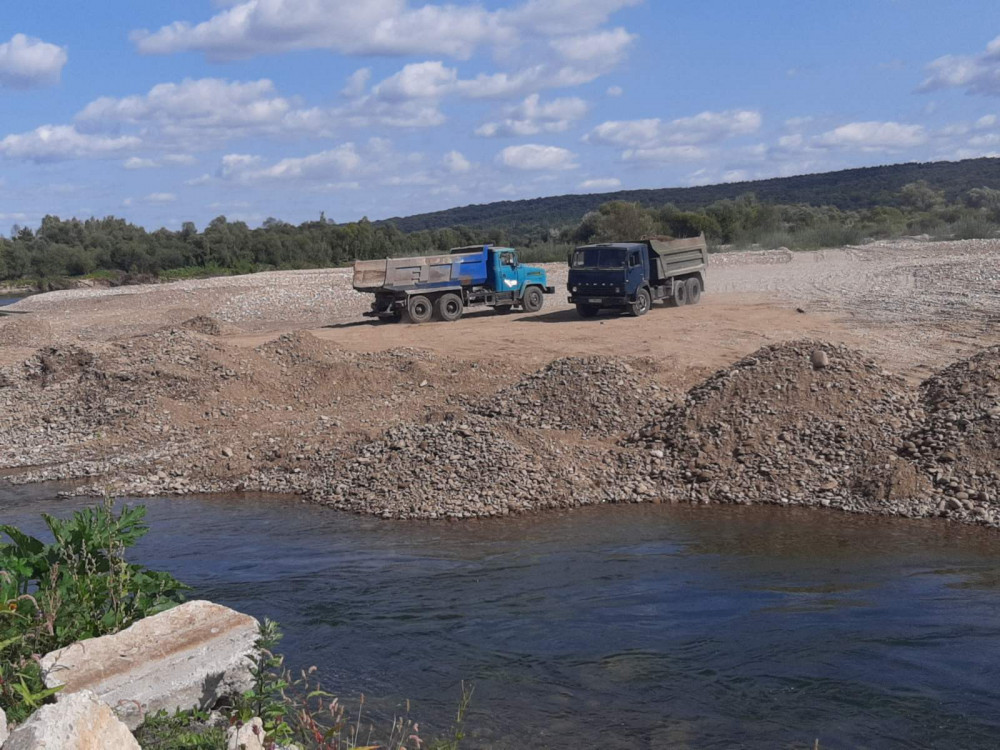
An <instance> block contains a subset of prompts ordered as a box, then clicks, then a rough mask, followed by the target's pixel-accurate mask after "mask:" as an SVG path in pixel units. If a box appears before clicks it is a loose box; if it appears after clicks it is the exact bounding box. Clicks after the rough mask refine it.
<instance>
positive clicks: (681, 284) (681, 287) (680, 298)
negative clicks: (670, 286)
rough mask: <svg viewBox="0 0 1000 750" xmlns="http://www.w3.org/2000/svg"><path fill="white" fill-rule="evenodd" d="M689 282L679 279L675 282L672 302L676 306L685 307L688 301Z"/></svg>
mask: <svg viewBox="0 0 1000 750" xmlns="http://www.w3.org/2000/svg"><path fill="white" fill-rule="evenodd" d="M687 291H688V288H687V282H686V281H678V282H677V283H676V284H674V299H673V302H672V303H671V304H672V305H673V306H674V307H684V305H686V304H687V303H688V294H687Z"/></svg>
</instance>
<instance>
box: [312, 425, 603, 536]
mask: <svg viewBox="0 0 1000 750" xmlns="http://www.w3.org/2000/svg"><path fill="white" fill-rule="evenodd" d="M579 462H580V459H579V457H578V456H577V455H576V454H575V453H574V454H570V453H569V452H568V450H567V449H565V448H563V447H560V445H559V444H558V443H554V442H551V441H547V440H546V439H545V438H544V437H543V436H542V435H540V434H538V433H534V434H523V433H521V434H519V435H517V436H515V435H513V434H508V433H506V432H505V431H504V430H500V429H498V428H497V425H496V423H495V422H494V421H491V420H487V419H483V418H477V417H471V416H470V417H456V418H454V419H451V420H446V421H443V422H437V423H433V424H401V425H397V426H396V427H393V428H391V429H389V430H388V431H387V432H386V433H385V434H384V435H383V436H382V437H381V438H380V439H378V440H375V441H372V442H367V443H364V444H362V445H359V446H358V447H357V450H356V456H355V457H354V458H353V459H351V460H348V461H347V462H345V463H343V464H341V465H337V466H334V467H332V469H331V471H330V472H329V474H328V475H327V476H326V477H324V478H323V479H322V480H321V481H320V483H319V485H318V489H317V490H316V491H315V492H314V493H313V496H314V498H315V499H316V500H318V501H319V502H322V503H325V504H327V505H330V506H332V507H334V508H338V509H341V510H349V511H353V512H357V513H366V514H375V515H381V516H382V517H383V518H427V519H433V518H479V517H493V516H506V515H508V514H510V513H521V512H526V511H533V510H541V509H546V508H559V507H568V506H572V505H584V504H588V503H590V502H592V499H591V492H590V490H591V487H590V482H589V480H588V479H587V477H586V476H585V475H584V473H583V472H580V471H578V470H577V468H576V467H577V466H578V464H579Z"/></svg>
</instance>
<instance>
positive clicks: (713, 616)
mask: <svg viewBox="0 0 1000 750" xmlns="http://www.w3.org/2000/svg"><path fill="white" fill-rule="evenodd" d="M51 494H52V490H51V489H50V488H38V487H35V488H0V517H2V519H3V521H4V522H8V523H9V522H14V523H17V524H20V525H22V526H24V527H28V528H30V529H33V530H38V529H39V528H40V523H39V521H38V513H39V511H42V510H46V511H49V512H53V513H55V514H56V515H68V514H69V513H70V512H71V510H72V509H73V508H76V507H81V505H83V504H84V503H83V501H79V500H69V501H58V500H52V499H50V498H51ZM146 503H147V505H148V507H149V519H150V522H151V526H152V529H153V531H152V533H151V534H150V535H149V536H148V537H147V538H146V539H145V540H143V542H142V543H141V544H140V546H139V547H138V548H137V549H136V551H135V555H134V557H135V558H136V559H138V560H140V561H142V562H144V563H146V564H148V565H150V566H152V567H154V568H160V569H164V570H169V571H170V572H172V573H173V574H174V575H176V576H177V577H178V578H180V579H182V580H184V581H185V582H187V583H189V584H191V585H192V586H193V587H194V589H195V590H194V592H193V595H194V596H199V597H205V598H208V599H212V600H215V601H218V602H221V603H224V604H227V605H230V606H232V607H235V608H237V609H240V610H242V611H246V612H249V613H251V614H253V615H256V616H258V617H263V616H265V615H267V616H270V617H272V618H274V619H276V620H278V621H280V622H281V624H282V625H283V626H284V630H285V633H286V639H285V641H284V644H283V650H284V652H285V653H286V654H287V655H288V658H289V661H290V663H291V664H293V665H297V666H308V665H311V664H315V665H317V666H318V667H319V668H320V671H321V673H322V674H323V675H324V676H325V680H324V683H325V686H326V687H328V688H331V689H332V690H333V691H334V692H336V693H337V694H338V695H340V696H341V697H342V698H343V699H345V700H348V701H351V700H352V699H356V698H357V696H358V694H359V693H364V694H365V696H366V708H367V709H370V710H371V711H372V712H373V714H374V716H376V717H380V716H386V715H388V716H391V715H392V713H393V711H395V710H399V709H400V707H401V706H402V705H403V704H404V701H405V700H406V699H410V700H411V715H413V716H416V717H417V718H419V719H420V721H421V724H422V726H423V728H424V733H425V734H433V733H434V730H437V729H442V728H446V727H447V726H448V725H449V723H450V719H451V716H452V713H453V711H454V709H455V706H456V705H457V701H458V696H459V694H460V684H461V681H462V680H467V681H471V682H473V683H475V686H476V688H475V696H474V699H473V705H472V710H471V712H470V717H469V729H470V735H471V737H470V739H469V740H467V741H466V743H465V744H464V745H463V747H465V748H478V747H494V748H525V747H531V748H579V749H586V748H598V747H599V748H612V749H617V748H622V749H625V748H640V749H641V748H737V747H738V748H768V750H771V749H773V748H812V747H813V743H814V741H815V740H816V739H819V740H820V743H821V747H822V748H823V749H824V750H831V749H836V748H861V747H865V748H897V747H906V748H948V749H949V750H950V749H952V748H996V747H998V746H1000V535H998V534H996V533H989V532H984V531H981V530H978V529H972V528H955V527H952V526H949V525H946V524H937V523H928V522H908V521H895V520H889V519H865V518H854V517H849V516H843V515H838V514H833V513H824V512H821V511H816V510H812V511H806V510H788V509H768V508H732V509H730V508H716V507H711V508H692V507H670V506H651V507H619V508H600V509H590V510H577V511H573V512H569V513H564V514H560V513H553V514H550V515H542V516H533V517H529V518H523V519H513V520H511V519H507V520H503V521H495V522H494V521H489V522H473V523H465V524H444V523H440V524H437V523H434V524H422V523H401V522H385V521H377V520H373V519H364V518H356V517H352V516H346V515H341V514H338V513H335V512H332V511H329V510H327V509H324V508H318V507H313V506H310V505H306V504H302V503H299V502H295V501H289V500H274V499H267V498H239V499H234V498H214V499H213V498H202V499H163V500H160V499H156V500H150V501H146Z"/></svg>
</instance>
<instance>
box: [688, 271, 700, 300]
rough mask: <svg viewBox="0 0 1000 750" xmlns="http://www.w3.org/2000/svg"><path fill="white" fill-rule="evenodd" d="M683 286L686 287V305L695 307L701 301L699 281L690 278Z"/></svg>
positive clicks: (696, 278)
mask: <svg viewBox="0 0 1000 750" xmlns="http://www.w3.org/2000/svg"><path fill="white" fill-rule="evenodd" d="M684 285H685V286H686V287H687V289H686V290H685V291H687V303H688V304H689V305H697V304H698V302H699V300H701V280H700V279H699V278H698V277H697V276H692V277H691V278H690V279H688V280H687V281H686V282H685V283H684Z"/></svg>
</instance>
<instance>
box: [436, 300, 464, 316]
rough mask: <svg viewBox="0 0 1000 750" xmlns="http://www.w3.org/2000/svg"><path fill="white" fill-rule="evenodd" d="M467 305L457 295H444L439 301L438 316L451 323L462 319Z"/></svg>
mask: <svg viewBox="0 0 1000 750" xmlns="http://www.w3.org/2000/svg"><path fill="white" fill-rule="evenodd" d="M464 309H465V305H463V304H462V298H461V297H459V296H458V295H457V294H450V293H449V294H442V295H441V296H440V297H438V301H437V314H438V317H439V318H441V320H446V321H448V322H449V323H451V322H452V321H454V320H458V319H459V318H461V317H462V312H463V311H464Z"/></svg>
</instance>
